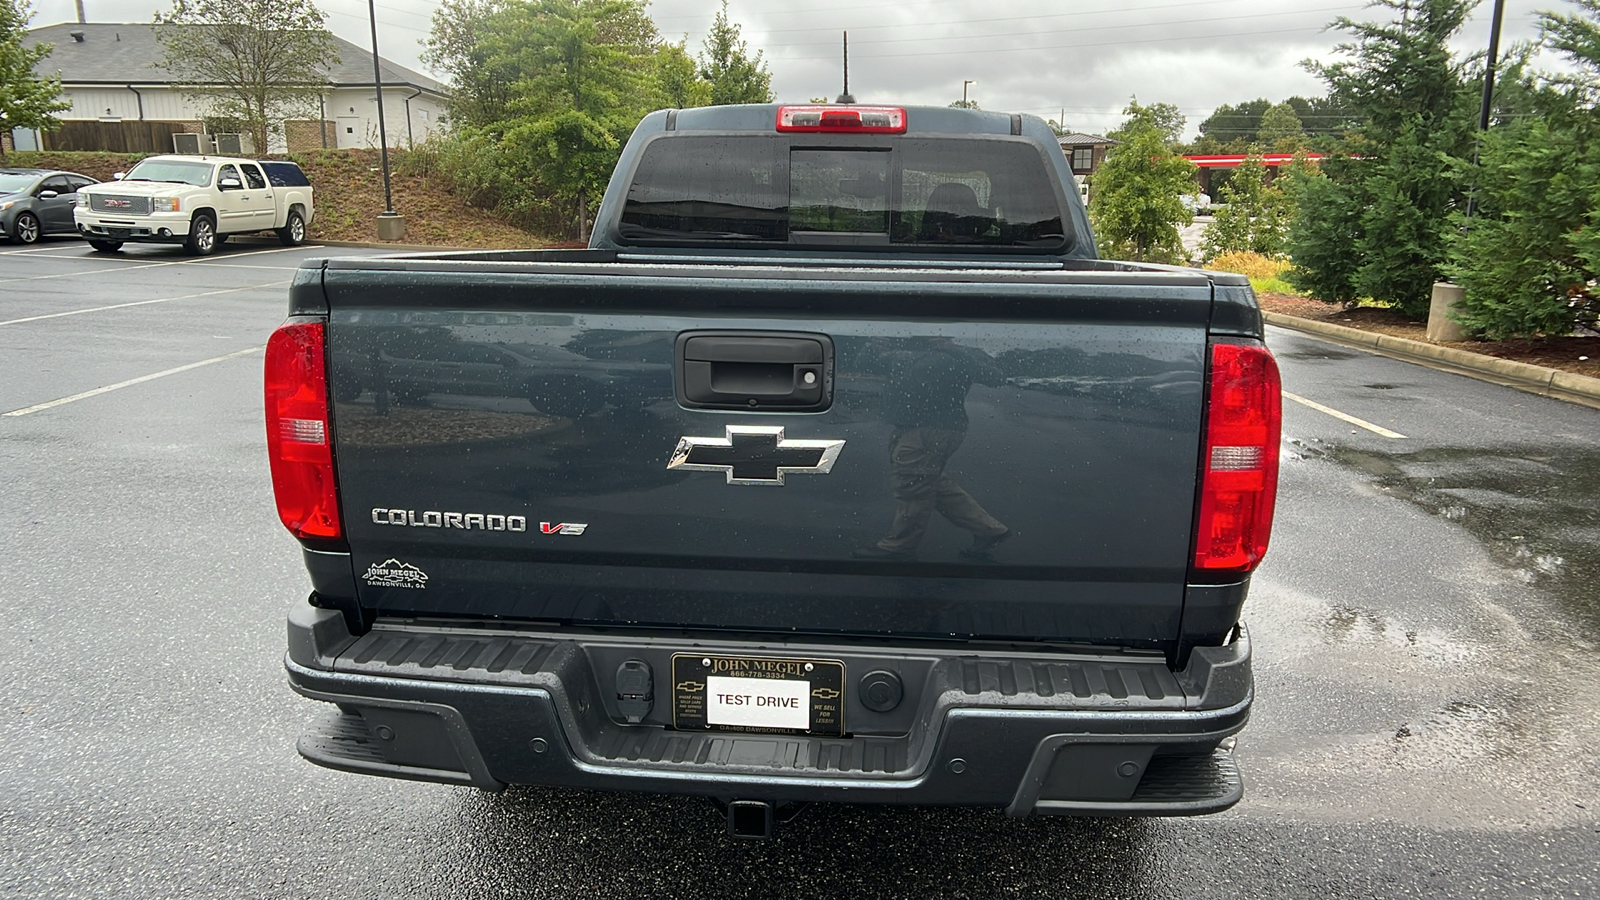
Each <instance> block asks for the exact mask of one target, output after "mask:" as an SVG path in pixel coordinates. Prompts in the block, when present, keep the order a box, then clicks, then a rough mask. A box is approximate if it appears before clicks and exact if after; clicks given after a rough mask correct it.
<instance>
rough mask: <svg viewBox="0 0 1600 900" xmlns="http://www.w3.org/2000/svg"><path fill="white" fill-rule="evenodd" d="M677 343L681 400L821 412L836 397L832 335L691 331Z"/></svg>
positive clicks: (697, 405) (694, 405)
mask: <svg viewBox="0 0 1600 900" xmlns="http://www.w3.org/2000/svg"><path fill="white" fill-rule="evenodd" d="M677 344H678V346H677V351H678V352H677V357H678V359H677V362H678V365H677V370H678V379H677V380H678V402H679V403H682V404H683V405H684V406H687V407H689V408H691V409H756V410H779V411H787V412H816V411H819V410H823V409H827V408H828V406H829V405H830V403H831V401H832V393H833V389H832V384H833V378H832V365H833V342H832V341H831V340H829V338H828V336H827V335H822V334H793V333H781V332H780V333H773V332H725V331H724V332H703V331H702V332H693V331H686V332H684V333H682V334H680V335H678V342H677Z"/></svg>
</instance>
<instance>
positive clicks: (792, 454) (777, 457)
mask: <svg viewBox="0 0 1600 900" xmlns="http://www.w3.org/2000/svg"><path fill="white" fill-rule="evenodd" d="M726 431H727V436H726V437H720V438H714V437H685V438H679V439H678V448H677V449H676V450H673V451H672V458H671V459H670V460H668V461H667V468H669V469H682V470H685V471H689V472H726V473H728V483H729V484H783V477H784V476H785V475H790V474H797V475H826V474H828V472H829V471H831V470H832V469H833V463H834V461H835V460H837V459H838V458H839V451H840V450H841V449H843V448H844V441H789V440H784V437H783V429H782V428H777V427H772V426H766V425H729V426H727V429H726Z"/></svg>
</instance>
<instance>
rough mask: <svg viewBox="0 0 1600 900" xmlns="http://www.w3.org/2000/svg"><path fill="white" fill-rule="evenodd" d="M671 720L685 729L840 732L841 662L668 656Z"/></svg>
mask: <svg viewBox="0 0 1600 900" xmlns="http://www.w3.org/2000/svg"><path fill="white" fill-rule="evenodd" d="M672 724H673V725H674V726H675V727H677V728H679V729H683V730H711V729H715V730H718V731H756V732H764V733H780V734H819V735H829V736H839V735H843V734H844V663H842V662H839V661H838V660H827V659H773V658H770V657H757V656H705V655H701V654H696V653H677V654H673V657H672Z"/></svg>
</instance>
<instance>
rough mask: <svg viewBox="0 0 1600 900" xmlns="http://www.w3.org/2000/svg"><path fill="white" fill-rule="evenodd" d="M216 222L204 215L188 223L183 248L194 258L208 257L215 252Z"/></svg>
mask: <svg viewBox="0 0 1600 900" xmlns="http://www.w3.org/2000/svg"><path fill="white" fill-rule="evenodd" d="M217 243H218V242H217V221H216V220H215V219H213V218H211V217H210V216H208V215H206V214H205V213H201V214H200V215H198V216H195V217H194V221H193V222H190V223H189V237H188V238H187V239H186V240H185V241H184V242H183V248H184V249H185V250H188V251H189V252H190V253H192V254H194V255H195V256H210V255H211V254H212V253H215V252H216V250H217Z"/></svg>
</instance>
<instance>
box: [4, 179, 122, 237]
mask: <svg viewBox="0 0 1600 900" xmlns="http://www.w3.org/2000/svg"><path fill="white" fill-rule="evenodd" d="M86 184H99V182H97V181H95V180H94V179H93V178H90V177H88V176H86V175H79V174H78V173H76V172H58V171H55V170H53V169H12V168H0V239H5V240H9V241H11V242H12V243H16V244H32V243H34V242H35V241H37V240H39V239H40V238H41V237H44V236H45V235H47V234H70V235H74V236H76V235H77V233H78V228H77V226H76V225H75V224H74V223H73V221H72V205H73V203H74V202H75V201H76V200H77V198H78V188H81V187H83V186H84V185H86Z"/></svg>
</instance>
